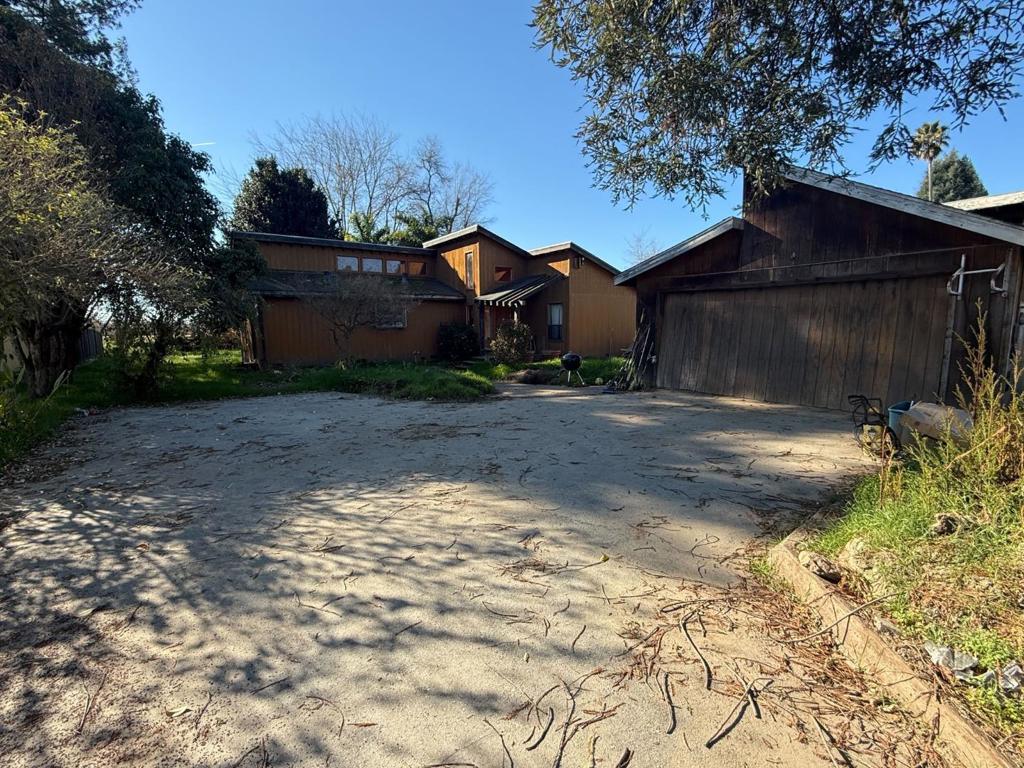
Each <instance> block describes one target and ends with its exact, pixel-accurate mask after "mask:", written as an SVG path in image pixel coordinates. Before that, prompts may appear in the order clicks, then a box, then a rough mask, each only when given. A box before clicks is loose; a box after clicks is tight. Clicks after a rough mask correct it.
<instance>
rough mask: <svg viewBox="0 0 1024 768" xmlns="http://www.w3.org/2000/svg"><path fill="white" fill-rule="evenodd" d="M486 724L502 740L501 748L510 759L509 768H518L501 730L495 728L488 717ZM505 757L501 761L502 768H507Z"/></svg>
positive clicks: (485, 720)
mask: <svg viewBox="0 0 1024 768" xmlns="http://www.w3.org/2000/svg"><path fill="white" fill-rule="evenodd" d="M484 722H485V723H487V726H488V727H489V728H490V729H491V730H492V731H494V732H495V733H496V734H498V738H499V739H501V748H502V749H503V750H505V757H507V758H508V765H509V768H516V761H515V760H513V759H512V753H511V752H509V751H508V745H507V744H506V743H505V737H504V736H502V734H501V731H499V730H498V729H497V728H495V727H494V726H493V725H492V724H491V721H490V720H488V719H487V718H486V717H485V718H484ZM505 757H503V758H502V759H501V765H502V768H505Z"/></svg>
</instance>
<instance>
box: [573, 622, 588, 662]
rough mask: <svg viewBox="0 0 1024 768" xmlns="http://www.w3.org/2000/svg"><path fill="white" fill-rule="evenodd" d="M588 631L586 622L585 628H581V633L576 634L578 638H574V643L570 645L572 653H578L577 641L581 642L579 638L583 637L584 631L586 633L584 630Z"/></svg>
mask: <svg viewBox="0 0 1024 768" xmlns="http://www.w3.org/2000/svg"><path fill="white" fill-rule="evenodd" d="M586 631H587V625H586V624H584V625H583V629H581V630H580V632H579V634H578V635H576V638H575V639H574V640H573V641H572V645H571V646H569V650H570V652H571V653H572V654H573V655H575V654H576V643H577V642H579V639H580V638H581V637H583V633H584V632H586Z"/></svg>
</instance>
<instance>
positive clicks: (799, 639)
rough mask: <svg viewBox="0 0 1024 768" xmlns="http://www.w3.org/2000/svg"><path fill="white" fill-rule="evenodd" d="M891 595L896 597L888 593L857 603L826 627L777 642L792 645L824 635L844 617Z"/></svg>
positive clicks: (844, 619)
mask: <svg viewBox="0 0 1024 768" xmlns="http://www.w3.org/2000/svg"><path fill="white" fill-rule="evenodd" d="M892 597H896V593H890V594H888V595H882V596H881V597H876V598H875V599H874V600H868V601H867V602H866V603H864V604H862V605H858V606H857V607H856V608H852V609H851V610H849V611H847V612H846V613H844V614H843V615H842V616H840V617H839V618H838V619H836V620H835V621H833V622H832V623H831V624H829V625H828V626H827V627H822V628H821V629H819V630H818V631H817V632H812V633H811V634H809V635H804V636H803V637H796V638H793V639H791V640H780V641H779V642H780V643H784V644H786V645H792V644H794V643H802V642H804V641H806V640H813V639H814V638H816V637H819V636H820V635H824V634H825V633H826V632H828V631H829V630H831V629H832V628H834V627H837V626H838V625H839V624H841V623H842V622H844V621H846V619H848V618H850V617H851V616H853V615H854V614H856V613H860V612H861V611H863V610H864V609H865V608H868V607H870V606H872V605H875V604H876V603H880V602H882V601H883V600H888V599H890V598H892Z"/></svg>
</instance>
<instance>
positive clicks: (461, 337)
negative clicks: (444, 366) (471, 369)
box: [437, 323, 480, 363]
mask: <svg viewBox="0 0 1024 768" xmlns="http://www.w3.org/2000/svg"><path fill="white" fill-rule="evenodd" d="M437 351H438V356H439V357H440V358H441V359H442V360H448V361H450V362H453V363H458V362H461V361H463V360H469V358H471V357H476V356H477V355H478V354H480V341H479V337H478V336H477V331H476V328H475V327H473V326H472V325H470V324H469V323H445V324H444V325H442V326H441V328H440V330H439V331H438V332H437Z"/></svg>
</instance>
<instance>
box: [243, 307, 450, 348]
mask: <svg viewBox="0 0 1024 768" xmlns="http://www.w3.org/2000/svg"><path fill="white" fill-rule="evenodd" d="M464 317H465V308H464V307H463V305H462V304H460V303H459V302H457V301H425V302H423V303H421V304H418V305H416V306H415V307H413V308H412V309H410V310H409V316H408V325H407V326H406V327H405V328H401V329H389V330H378V329H375V328H359V329H357V330H356V331H355V333H353V334H352V338H351V340H350V341H349V349H348V350H347V351H346V355H347V356H350V357H353V358H357V359H365V360H419V359H424V358H429V357H432V356H434V355H436V354H437V333H438V328H439V327H440V326H441V324H443V323H451V322H459V321H462V320H463V319H464ZM262 330H263V339H262V340H261V343H262V344H263V347H264V350H265V353H266V361H265V362H266V363H267V364H269V365H314V364H324V363H332V362H334V361H336V360H338V359H339V357H340V356H341V353H340V351H339V350H338V348H337V347H336V346H335V344H334V340H333V337H332V335H331V330H330V327H329V326H328V324H327V323H326V322H324V320H323V318H321V317H320V316H319V315H318V314H317V313H316V311H315V310H314V309H313V308H312V307H310V306H309V305H308V304H307V303H305V302H303V301H301V300H299V299H277V298H268V299H266V300H265V301H264V304H263V308H262Z"/></svg>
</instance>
